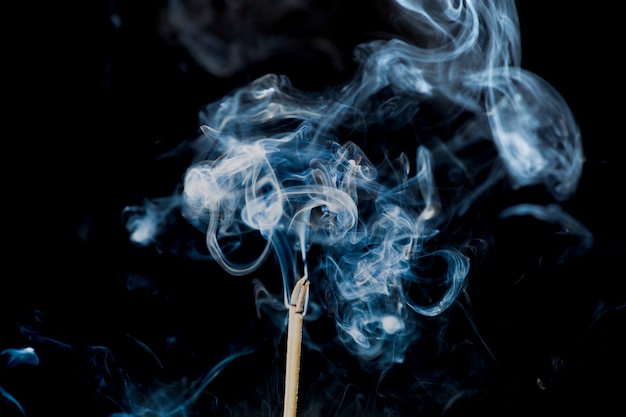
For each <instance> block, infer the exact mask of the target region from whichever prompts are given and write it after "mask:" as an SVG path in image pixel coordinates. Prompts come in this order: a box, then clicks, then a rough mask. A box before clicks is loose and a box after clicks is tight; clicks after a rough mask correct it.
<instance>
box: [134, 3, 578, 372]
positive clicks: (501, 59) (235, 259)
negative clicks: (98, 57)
mask: <svg viewBox="0 0 626 417" xmlns="http://www.w3.org/2000/svg"><path fill="white" fill-rule="evenodd" d="M392 12H393V13H394V14H395V16H396V18H397V21H398V24H399V25H400V26H402V33H403V36H389V37H387V38H385V39H378V40H374V41H370V42H366V43H362V44H360V45H358V46H357V48H356V49H355V51H354V58H355V60H356V62H357V63H358V70H357V71H356V73H355V74H354V77H353V78H352V79H351V80H350V81H349V82H346V83H345V84H343V85H340V86H333V87H330V88H328V89H325V90H324V91H316V92H311V91H302V90H300V89H298V88H295V87H294V86H293V85H292V83H291V82H290V80H289V79H288V78H287V77H285V76H282V75H278V74H268V75H266V76H262V77H260V78H259V79H257V80H255V81H253V82H251V83H250V84H248V85H245V86H242V87H240V88H238V89H236V90H235V91H233V92H232V93H231V94H229V95H227V96H226V97H224V98H223V99H221V100H219V101H217V102H214V103H210V104H208V105H206V106H205V107H204V108H203V109H202V111H201V112H200V122H201V128H200V129H201V132H202V135H200V137H199V138H197V139H196V140H194V141H193V142H192V143H190V146H191V147H192V149H193V150H194V152H195V153H194V155H195V160H194V161H193V163H192V165H191V166H190V167H189V169H188V170H187V172H186V173H185V175H184V179H183V181H182V184H181V187H180V189H177V190H175V192H174V193H173V194H172V195H171V196H169V197H163V198H160V199H158V200H154V201H148V202H147V203H146V205H145V206H144V207H128V208H127V210H126V212H125V219H126V221H127V228H128V230H129V232H130V236H131V239H132V241H134V242H135V243H137V244H140V245H150V244H155V245H157V246H159V247H165V246H164V245H165V244H164V243H163V242H162V241H161V240H160V239H161V235H162V233H163V232H164V231H165V229H167V228H168V227H172V226H171V224H172V222H171V219H172V218H175V217H176V216H177V215H178V214H181V213H182V215H183V217H184V219H185V221H186V222H189V223H190V224H192V225H194V226H196V227H197V229H199V230H200V231H201V232H202V234H203V235H204V236H205V239H204V243H203V244H204V245H205V247H206V249H208V255H209V257H210V258H211V259H213V260H214V261H216V262H217V263H218V264H219V265H220V266H221V267H223V268H224V269H225V270H226V271H228V272H229V273H230V274H232V275H248V274H251V273H253V272H254V271H255V270H257V269H258V268H259V267H260V266H261V265H262V264H264V263H265V261H266V260H267V259H268V258H270V257H271V256H274V257H275V259H276V260H277V261H278V264H279V266H280V270H281V272H282V281H283V288H284V297H285V302H287V295H288V294H289V292H290V289H291V288H292V287H293V285H294V283H295V281H296V280H297V279H299V278H300V277H301V276H303V274H304V275H306V274H308V275H309V278H310V279H311V281H312V282H313V283H314V285H322V284H321V282H324V283H325V284H324V285H327V288H326V291H325V294H326V299H323V300H322V299H316V300H315V299H312V300H311V303H313V304H322V305H325V306H326V308H327V310H328V311H329V312H330V313H331V314H332V315H333V316H334V319H335V320H336V326H337V331H338V335H339V338H340V339H341V341H342V342H343V344H344V345H345V347H346V348H347V349H348V350H349V351H351V352H352V353H354V354H355V355H357V356H359V357H360V358H363V359H367V360H368V361H370V362H375V363H377V364H378V365H379V366H381V367H386V366H389V365H390V364H392V363H395V362H402V361H403V358H404V354H405V352H406V350H407V348H408V346H409V345H410V344H411V343H412V342H413V341H414V340H415V338H416V337H417V336H416V335H417V332H416V331H415V325H416V320H417V319H418V318H419V317H420V316H436V315H439V314H440V313H442V312H444V311H445V310H446V309H447V308H448V307H450V305H451V304H452V303H453V302H454V300H455V299H456V298H457V296H458V294H459V293H460V292H461V291H462V290H463V288H464V286H465V285H466V278H467V276H468V273H469V271H470V258H469V257H468V256H467V254H465V253H464V250H463V245H462V242H461V241H458V239H457V240H455V241H446V240H444V239H442V238H441V235H442V232H445V227H446V225H447V224H449V222H450V220H451V218H453V217H454V216H457V215H462V214H464V213H465V212H466V211H467V210H468V208H469V207H470V206H471V205H472V203H473V202H474V201H476V200H477V199H479V198H480V197H481V196H482V195H483V194H485V193H486V192H487V191H488V190H490V189H491V188H492V187H493V186H495V185H498V186H501V185H502V184H507V185H508V186H509V187H510V188H512V189H516V188H521V187H527V186H541V187H544V188H545V189H546V190H548V192H549V194H551V196H552V197H553V198H554V200H556V201H557V202H558V201H562V200H564V199H567V198H568V197H570V196H571V195H572V194H573V193H574V191H575V189H576V187H577V184H578V179H579V177H580V174H581V170H582V162H583V153H582V144H581V138H580V134H579V130H578V127H577V125H576V123H575V121H574V120H573V117H572V114H571V112H570V110H569V108H568V106H567V105H566V103H565V102H564V101H563V99H562V98H561V97H560V96H559V94H558V93H557V92H556V91H555V90H554V89H553V88H551V87H550V86H549V85H548V84H547V83H546V82H545V81H543V80H542V79H540V78H539V77H538V76H536V75H534V74H533V73H531V72H528V71H526V70H524V69H522V68H521V66H520V64H521V56H520V50H521V46H520V33H519V22H518V18H517V12H516V9H515V4H514V1H512V0H503V1H498V2H492V1H469V0H467V1H452V0H450V1H439V0H437V1H435V0H421V1H418V0H416V1H405V0H399V1H397V2H396V3H394V4H392ZM195 52H196V53H197V52H198V51H195ZM205 58H206V59H210V56H206V57H205ZM313 76H314V75H313ZM441 126H445V127H446V128H445V129H442V128H440V127H441ZM398 138H400V139H398ZM397 148H404V149H409V150H410V152H411V153H408V152H409V151H404V150H401V151H398V149H397ZM438 181H442V182H443V183H445V184H446V187H447V191H446V198H443V197H442V193H441V188H440V186H439V184H438ZM450 196H451V197H450ZM549 210H550V211H549V213H550V214H549V217H550V218H551V219H555V218H558V217H559V216H561V215H562V216H564V218H566V215H565V214H564V213H561V212H560V211H559V210H560V209H558V208H556V206H554V205H552V206H550V208H549ZM515 212H516V211H515V209H514V208H511V209H510V210H509V211H508V213H509V214H515ZM528 212H529V210H525V209H523V208H521V209H520V210H519V213H523V214H525V213H528ZM532 214H533V215H535V216H536V217H538V218H542V217H545V216H542V207H541V206H536V207H534V208H533V210H532ZM567 219H568V221H569V220H571V219H570V218H569V217H567ZM555 221H558V219H557V220H555ZM581 227H582V226H581ZM258 241H262V242H264V243H263V244H262V245H258V244H256V243H255V244H254V245H252V244H251V243H250V242H258ZM313 249H314V251H313ZM202 252H203V250H200V249H199V250H198V251H197V252H196V253H202ZM205 252H206V251H205ZM190 253H191V252H188V254H190ZM311 253H315V259H311V257H310V254H311ZM318 282H319V283H320V284H317V283H318Z"/></svg>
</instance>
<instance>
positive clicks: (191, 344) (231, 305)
mask: <svg viewBox="0 0 626 417" xmlns="http://www.w3.org/2000/svg"><path fill="white" fill-rule="evenodd" d="M90 3H91V4H89V5H87V4H82V5H78V6H74V5H67V4H64V5H57V4H55V5H47V6H45V7H44V8H40V7H35V6H32V8H31V9H29V10H20V12H19V13H17V12H16V13H15V14H14V15H12V16H14V17H15V19H14V20H13V21H12V22H11V24H10V25H9V27H10V28H11V30H10V34H9V35H7V37H6V38H5V41H6V43H7V48H6V60H5V62H4V67H5V69H7V70H8V74H7V75H6V78H5V89H4V90H5V92H6V94H4V98H5V100H4V101H5V106H4V110H3V114H4V119H5V126H6V128H5V130H4V132H5V133H4V141H3V142H4V152H3V155H4V164H3V172H4V176H3V177H4V178H3V184H4V186H3V205H4V211H3V212H4V213H5V214H4V216H3V217H4V224H5V231H6V232H7V233H4V234H3V236H4V239H3V240H4V242H3V243H4V245H3V248H4V249H3V253H4V259H5V268H4V273H3V278H2V283H1V287H0V294H1V299H0V300H1V309H2V310H1V312H2V314H1V316H0V325H1V327H0V351H3V352H4V353H3V354H2V355H1V356H0V358H2V361H3V362H2V363H0V387H1V388H2V389H3V390H4V392H5V394H7V393H8V394H9V395H11V396H12V397H14V398H15V399H16V400H17V401H19V403H20V404H21V406H22V407H23V408H24V409H25V410H26V412H27V415H28V416H44V415H52V414H54V415H66V416H71V415H82V416H87V415H90V416H108V415H110V414H111V413H113V412H120V411H122V410H125V411H128V410H127V409H126V408H125V407H126V405H127V403H126V404H125V403H124V401H125V400H124V398H127V397H128V395H129V394H128V391H126V390H127V388H128V387H129V386H128V385H125V384H124V381H127V382H128V380H132V381H133V383H134V384H136V386H137V387H138V388H137V392H136V393H137V395H138V393H142V390H144V391H145V387H147V386H149V384H150V381H152V380H153V378H154V377H155V376H157V377H161V378H163V380H166V381H170V380H175V381H184V380H185V378H187V379H186V381H191V380H193V379H194V378H199V377H201V376H202V375H204V373H205V371H206V370H208V369H210V368H211V366H212V365H213V364H216V363H218V362H219V361H220V360H221V359H223V358H225V357H227V356H228V354H229V352H234V351H236V349H237V348H239V347H241V346H245V345H250V346H256V348H257V349H258V351H257V353H255V354H253V355H248V356H246V357H245V358H243V359H240V360H235V361H234V362H233V363H232V364H231V365H232V366H230V367H227V368H226V370H225V371H224V372H223V374H221V376H220V378H221V379H217V380H216V381H215V383H214V385H211V389H210V391H211V395H208V396H207V398H204V399H203V400H204V401H206V405H205V406H204V407H200V409H204V410H205V411H206V415H228V414H227V413H226V412H225V411H223V410H226V409H228V408H229V407H221V406H220V404H236V403H237V402H238V401H250V402H251V404H252V405H251V406H250V407H253V405H254V404H256V401H257V400H252V399H251V398H255V397H256V398H263V395H261V394H260V393H259V392H257V390H256V387H257V386H262V385H263V384H268V381H274V380H275V381H274V383H275V384H279V383H280V378H279V376H277V375H280V372H279V371H278V369H279V367H280V362H279V361H280V360H281V356H280V355H273V353H272V349H273V346H274V344H273V342H272V340H273V339H272V338H276V339H279V335H277V333H276V330H275V329H274V328H273V327H272V326H270V325H268V324H263V323H261V322H259V320H258V319H257V318H256V315H255V312H254V306H253V305H252V293H251V291H250V281H249V280H248V279H246V278H236V279H234V278H232V277H229V276H227V275H226V274H225V273H223V272H222V271H221V270H220V269H219V268H217V267H216V266H215V265H211V264H207V263H206V262H194V261H192V260H188V259H180V258H178V257H174V256H170V255H167V254H159V253H156V252H155V251H154V250H152V249H150V248H148V249H139V248H135V247H133V246H132V245H131V244H130V243H129V241H128V236H127V233H126V230H125V229H124V226H123V223H122V221H121V212H122V210H123V208H124V207H125V206H127V205H129V204H138V203H140V202H141V200H142V199H143V198H144V197H145V196H158V195H162V194H164V193H168V192H170V190H171V189H172V187H173V186H174V184H175V183H176V182H177V181H178V180H179V179H180V175H181V173H182V172H183V170H184V165H183V163H182V162H180V161H176V160H173V161H159V162H156V161H157V158H158V157H159V156H160V155H162V154H163V153H164V152H166V151H168V150H170V149H171V148H173V147H174V146H175V145H176V144H177V143H179V142H181V141H182V140H184V139H188V138H191V137H193V136H195V134H196V132H197V127H198V120H197V112H198V109H199V108H200V106H202V105H203V104H205V103H208V102H211V101H213V100H216V99H218V98H220V97H222V96H223V95H224V94H225V93H226V92H228V91H229V90H231V89H232V88H235V87H237V86H239V85H241V84H242V83H244V82H247V81H250V80H252V79H254V78H256V77H257V76H259V75H261V74H263V73H265V72H269V71H272V72H284V73H286V74H288V75H290V76H291V77H292V79H293V80H294V81H295V82H296V84H299V85H301V86H302V87H304V88H317V87H319V86H320V85H323V84H324V83H332V82H336V81H340V80H341V79H342V77H345V75H346V74H347V73H349V70H350V60H349V59H346V60H345V62H344V63H345V65H346V66H345V67H342V68H340V69H341V71H336V70H330V69H329V68H328V66H326V65H325V63H321V64H320V62H319V60H317V59H316V58H315V57H309V56H298V59H299V60H300V61H302V62H299V61H298V60H290V59H285V58H284V57H283V58H282V59H277V60H276V61H270V62H263V63H260V64H259V65H256V66H251V67H250V68H249V70H248V71H246V72H243V73H241V74H238V75H236V76H233V77H229V78H220V77H216V76H211V75H209V74H208V73H206V72H205V71H203V70H202V69H201V68H200V67H199V66H198V65H196V63H194V61H193V60H192V59H190V57H189V56H188V55H187V54H186V52H185V50H184V49H182V48H180V47H177V46H176V45H172V44H170V43H168V42H166V41H165V40H164V39H163V37H162V36H161V35H160V33H159V31H158V30H157V24H156V22H157V21H158V13H157V12H158V8H157V6H156V5H154V4H152V3H151V2H141V1H139V2H125V1H110V2H90ZM350 3H351V2H345V5H346V6H342V7H338V8H337V9H339V10H338V11H336V12H335V14H332V15H331V20H330V21H331V22H332V25H334V26H333V27H334V28H333V29H332V30H330V29H328V32H327V34H328V35H329V36H333V37H336V40H337V42H338V44H339V50H340V51H341V52H342V53H345V54H346V56H348V57H349V55H350V48H351V46H353V45H354V44H356V43H357V42H359V41H360V40H361V39H362V37H361V35H360V33H365V32H367V31H369V30H375V29H377V24H379V22H378V21H377V16H375V15H374V13H372V15H371V16H370V15H368V13H366V12H364V11H363V10H367V9H366V8H365V7H364V6H363V4H362V3H358V2H352V3H354V4H350ZM357 3H358V4H357ZM519 3H520V4H519V5H518V12H519V15H520V21H521V33H522V47H523V58H522V66H523V67H525V68H526V69H529V70H530V71H532V72H534V73H536V74H538V75H540V76H542V77H543V78H545V79H546V80H547V81H548V82H549V83H550V84H551V85H552V86H553V87H555V88H556V89H557V90H558V91H559V92H560V93H561V94H562V95H563V97H564V98H565V100H566V101H567V102H568V104H569V105H570V107H571V109H572V111H573V113H574V116H575V118H576V120H577V121H578V123H579V125H580V128H581V131H582V135H583V141H584V147H585V154H586V160H585V165H584V172H583V176H582V179H581V184H580V187H579V191H578V193H577V194H576V195H575V196H574V197H573V198H572V199H571V200H568V201H567V202H565V203H564V206H565V208H566V210H567V211H568V212H569V213H571V214H572V215H574V216H575V217H576V218H578V219H579V220H580V221H581V222H582V223H583V224H585V225H586V226H587V227H588V229H589V230H590V231H591V232H592V233H593V235H594V239H595V245H594V247H593V248H592V250H591V251H590V252H589V253H587V254H585V255H584V256H581V257H579V258H574V259H572V260H571V261H569V262H567V263H566V264H564V265H559V266H558V267H554V266H546V267H545V268H543V267H542V258H543V257H544V255H545V256H548V254H549V253H550V251H551V248H550V247H549V243H542V242H538V243H537V242H531V241H529V240H527V237H524V232H525V231H526V230H524V229H523V227H519V228H515V227H512V228H511V230H507V231H502V232H501V234H500V235H499V237H498V239H499V240H498V242H500V243H499V244H500V245H501V248H500V249H499V256H498V257H496V258H494V259H491V260H490V261H489V262H487V263H486V264H485V265H484V266H482V267H481V268H482V270H481V274H479V275H478V276H477V277H476V278H474V279H473V280H472V281H471V282H470V286H469V288H468V295H469V297H470V299H471V305H472V308H473V310H472V311H471V313H470V314H471V316H472V322H471V323H473V324H472V326H475V329H474V328H473V327H472V326H470V325H468V324H467V323H468V321H467V319H464V318H462V317H460V318H459V320H462V321H463V323H465V324H464V325H462V326H461V329H460V330H457V331H459V332H460V333H459V334H460V336H458V337H459V338H460V339H463V341H466V342H468V343H470V344H472V345H480V344H481V343H484V345H481V346H479V347H478V348H475V350H476V351H477V352H479V353H473V354H469V353H468V354H467V356H466V357H463V356H462V355H461V356H453V357H454V358H455V359H454V360H463V361H466V362H467V364H469V365H467V366H468V367H472V366H473V365H476V366H477V368H476V369H478V370H474V372H472V375H473V378H477V380H476V381H474V382H472V383H470V384H469V386H471V387H472V390H470V391H462V392H461V393H460V397H462V398H463V400H462V401H458V402H456V403H454V406H453V407H452V408H450V409H447V411H446V413H448V414H447V415H453V414H454V413H458V415H467V413H470V412H480V413H482V414H488V415H528V414H530V413H532V414H534V415H540V414H544V413H546V414H547V413H551V414H554V413H557V412H558V413H569V412H572V411H578V410H584V411H586V412H593V413H594V414H598V415H599V414H600V413H606V415H618V414H619V413H618V409H621V412H622V413H623V412H624V405H623V402H622V401H620V399H619V396H620V395H621V393H623V389H624V388H625V386H624V382H623V375H624V374H623V372H624V371H625V370H626V369H624V363H625V361H624V359H623V352H624V347H625V346H624V342H623V340H622V337H621V336H620V332H623V329H624V303H625V302H626V293H625V292H624V290H622V287H623V280H624V278H625V274H624V272H623V269H622V262H623V260H624V259H625V258H624V255H626V253H625V250H624V233H625V232H626V230H625V227H624V224H625V223H626V222H625V221H624V218H623V210H622V202H621V196H622V194H623V190H624V185H623V184H624V180H625V179H626V176H625V175H624V174H625V172H626V171H625V170H624V167H623V163H624V162H623V157H622V154H621V152H620V151H621V143H620V142H622V141H623V136H624V135H623V130H622V124H623V120H622V119H623V110H624V108H623V104H622V99H623V88H622V85H623V81H622V71H621V66H620V63H619V62H620V59H621V57H620V54H621V52H622V49H623V48H622V46H621V43H620V42H619V41H620V35H619V34H620V33H621V30H620V27H619V25H620V21H619V20H620V18H619V17H618V15H619V14H618V13H617V12H616V11H611V10H608V9H605V8H604V7H600V6H596V5H590V4H584V7H580V6H576V7H573V6H572V5H571V2H565V1H556V2H555V1H552V2H550V7H549V8H546V6H545V3H546V2H543V3H544V6H540V5H539V2H519ZM352 8H357V9H359V10H360V13H361V15H363V16H362V18H360V19H354V18H353V17H352V16H351V12H349V10H352ZM111 16H117V17H114V18H113V19H111ZM326 17H328V16H326ZM117 18H119V19H120V21H121V22H122V24H121V26H118V21H117V20H116V19H117ZM7 19H9V20H12V18H11V16H8V17H7ZM311 63H316V64H315V65H319V67H318V68H315V70H316V73H317V74H318V77H317V78H316V79H315V82H313V83H312V84H311V80H310V79H309V78H307V77H306V76H304V75H303V72H302V71H303V65H304V64H308V65H313V64H311ZM299 64H302V65H299ZM305 66H306V65H305ZM310 69H311V68H310V66H309V67H307V70H310ZM342 71H343V72H342ZM494 233H495V232H494ZM496 234H497V233H496ZM544 252H545V253H544ZM512 265H513V267H511V266H512ZM521 277H523V278H521ZM459 316H462V314H459ZM320 326H321V327H323V325H320ZM474 330H475V331H474ZM468 335H469V336H468ZM477 335H480V337H478V336H477ZM327 337H329V338H330V337H331V336H327ZM461 345H462V344H461ZM28 346H31V347H33V348H34V349H35V351H36V352H37V355H38V359H39V364H38V365H36V366H35V365H34V364H32V363H28V362H29V361H28V358H29V357H28V356H24V357H22V362H21V363H18V362H19V361H18V362H11V361H10V352H16V351H12V350H11V349H21V348H24V347H28ZM487 348H488V349H487ZM7 349H8V350H7ZM335 349H336V350H340V349H338V348H335ZM459 349H461V348H459ZM305 355H306V353H305ZM336 355H337V358H338V360H340V361H341V367H343V370H342V371H338V370H334V372H333V377H332V378H330V377H329V378H328V381H330V382H329V384H330V383H332V384H339V383H340V382H337V381H341V382H343V383H346V381H350V380H359V383H360V382H361V381H363V385H364V386H369V385H368V384H367V381H374V380H376V377H375V376H371V375H367V374H362V373H361V371H359V370H357V369H356V368H353V366H354V364H353V363H352V362H351V361H350V359H349V358H346V357H345V355H343V354H342V353H341V352H337V353H336ZM472 355H476V356H472ZM492 355H493V356H492ZM329 357H330V358H331V359H332V356H329ZM459 357H461V358H463V359H459ZM267 358H269V362H268V363H267V364H263V363H262V361H263V360H264V359H267ZM31 361H32V357H31ZM474 361H475V362H474ZM409 363H412V362H411V361H409ZM478 364H480V366H479V365H478ZM3 366H4V367H3ZM407 366H409V365H407ZM339 367H340V366H339V365H338V368H339ZM313 371H314V370H311V373H312V374H315V372H313ZM409 374H410V369H408V370H405V371H403V374H402V375H401V376H398V380H401V381H404V380H405V379H407V380H411V381H416V380H419V378H417V377H416V378H413V379H412V378H411V377H409V376H407V375H409ZM267 375H270V376H267ZM125 378H127V379H125ZM402 378H405V379H402ZM448 378H453V377H452V376H449V377H448ZM460 378H461V377H460ZM304 379H305V382H307V383H308V382H310V381H309V379H307V377H306V376H305V377H304ZM312 381H317V384H318V385H315V383H314V382H311V386H316V387H317V388H318V389H320V387H323V386H324V378H323V377H319V378H312ZM328 381H327V382H328ZM385 381H388V380H385ZM187 384H189V382H187ZM414 384H415V382H414ZM183 385H184V383H183ZM270 385H271V383H270ZM381 385H382V387H381V391H380V392H381V393H383V396H384V394H385V393H387V392H393V393H394V394H393V396H395V397H393V396H392V397H387V398H385V399H384V400H381V401H382V402H383V403H384V402H385V401H389V402H390V403H395V402H396V401H397V402H398V403H401V402H402V401H407V400H406V398H405V396H409V397H410V396H411V395H413V396H415V400H414V401H413V400H408V401H407V402H408V403H409V404H413V402H416V403H420V404H421V405H420V406H415V407H414V408H412V411H407V414H406V415H420V413H421V414H433V415H434V414H437V413H439V412H440V411H441V407H440V406H439V405H437V406H435V405H433V406H431V405H430V404H429V401H431V400H432V401H433V403H437V401H435V399H433V398H431V397H429V394H428V392H429V390H428V389H426V388H424V387H421V388H420V387H417V388H416V386H415V385H402V384H401V383H398V384H397V385H398V386H394V383H393V382H386V384H381ZM386 385H389V386H386ZM417 385H419V384H417ZM355 386H357V387H358V386H359V384H356V385H355ZM409 386H410V387H411V390H413V391H412V392H414V393H415V394H411V393H410V392H404V391H405V390H404V388H405V387H407V388H408V387H409ZM142 387H143V388H142ZM235 388H236V389H235ZM274 388H275V389H277V388H276V387H274ZM355 390H358V388H355ZM386 390H389V391H386ZM130 391H132V390H130ZM174 391H175V390H174ZM278 391H279V390H278ZM278 391H277V392H278ZM407 391H408V389H407ZM435 391H436V390H435ZM181 392H182V390H181ZM346 392H350V390H349V389H346ZM363 392H364V393H365V394H364V395H368V394H367V392H368V391H367V389H364V391H363ZM131 397H132V395H131ZM5 398H8V397H7V395H5ZM267 398H268V400H267V401H270V402H271V399H274V400H276V398H277V397H275V396H272V394H267ZM131 399H132V398H131ZM136 401H137V403H141V400H136ZM155 401H156V400H155ZM164 401H166V400H164ZM167 401H169V400H167ZM258 401H261V400H258ZM156 403H158V401H156V402H154V403H153V405H154V404H156ZM365 403H368V402H367V401H365ZM368 404H369V403H368ZM437 404H438V403H437ZM0 407H2V408H0V414H2V415H7V413H8V415H11V413H12V412H13V411H17V407H16V406H15V405H14V404H12V403H11V402H10V401H8V400H5V401H4V402H0ZM407 407H408V406H407ZM420 407H421V408H420ZM230 408H233V409H236V407H233V406H230ZM270 409H272V410H274V413H275V414H274V415H279V414H280V413H279V412H278V413H277V412H276V410H280V405H279V404H273V405H271V406H267V408H266V410H270ZM5 410H6V411H5ZM217 410H222V412H221V413H220V412H219V411H217ZM346 410H348V408H346ZM381 412H382V411H381ZM250 414H254V413H250ZM259 415H269V414H262V413H259ZM312 415H314V413H313V412H312ZM364 415H368V414H365V413H364ZM381 415H382V414H381ZM389 415H396V414H389ZM454 415H456V414H454Z"/></svg>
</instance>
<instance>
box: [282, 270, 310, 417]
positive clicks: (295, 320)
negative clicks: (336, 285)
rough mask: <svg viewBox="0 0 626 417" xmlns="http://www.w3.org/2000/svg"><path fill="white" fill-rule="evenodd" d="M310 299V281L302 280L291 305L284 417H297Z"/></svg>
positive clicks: (292, 296)
mask: <svg viewBox="0 0 626 417" xmlns="http://www.w3.org/2000/svg"><path fill="white" fill-rule="evenodd" d="M308 298H309V280H308V279H307V278H306V277H303V278H300V280H298V282H296V285H295V286H294V288H293V292H292V293H291V300H290V303H289V323H288V327H287V363H286V367H285V408H284V410H283V416H284V417H295V416H296V410H297V406H298V384H299V378H300V354H301V349H302V322H303V319H304V313H305V310H306V303H307V300H308Z"/></svg>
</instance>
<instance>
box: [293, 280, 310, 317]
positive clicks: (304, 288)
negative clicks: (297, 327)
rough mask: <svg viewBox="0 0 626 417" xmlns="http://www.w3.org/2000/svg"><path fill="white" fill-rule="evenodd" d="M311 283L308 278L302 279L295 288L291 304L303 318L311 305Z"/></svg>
mask: <svg viewBox="0 0 626 417" xmlns="http://www.w3.org/2000/svg"><path fill="white" fill-rule="evenodd" d="M309 283H310V281H309V280H308V278H307V277H302V278H300V279H299V280H298V282H296V285H295V286H294V288H293V292H292V293H291V300H290V302H289V304H290V306H292V307H295V308H296V311H295V312H296V313H297V314H302V315H303V316H304V315H305V314H306V308H307V305H308V303H309Z"/></svg>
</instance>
